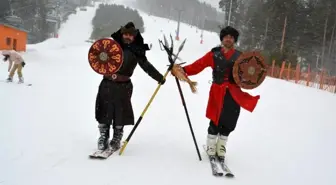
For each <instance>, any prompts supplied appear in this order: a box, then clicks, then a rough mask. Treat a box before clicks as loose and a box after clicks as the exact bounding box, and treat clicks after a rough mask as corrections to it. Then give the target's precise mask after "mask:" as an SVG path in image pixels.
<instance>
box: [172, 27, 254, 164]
mask: <svg viewBox="0 0 336 185" xmlns="http://www.w3.org/2000/svg"><path fill="white" fill-rule="evenodd" d="M238 36H239V32H238V31H237V30H236V29H234V28H232V27H230V26H228V27H226V28H223V29H222V30H221V32H220V41H221V46H220V47H215V48H213V49H212V50H211V51H209V52H208V53H206V54H205V55H204V56H203V57H202V58H200V59H198V60H197V61H195V62H194V63H192V64H190V65H187V66H184V67H181V66H178V65H175V66H174V67H176V70H177V71H179V72H180V73H182V74H183V75H185V76H192V75H196V74H198V73H200V72H201V71H203V70H204V69H205V68H206V67H211V68H212V78H213V80H212V81H213V82H212V85H211V88H210V93H209V100H208V106H207V110H206V117H207V118H209V119H210V123H209V127H208V136H207V153H208V155H209V156H216V155H217V156H218V157H219V160H222V161H224V159H225V154H226V143H227V139H228V136H229V134H230V133H231V132H232V131H234V129H235V128H236V125H237V121H238V118H239V114H240V107H243V108H244V109H246V110H248V111H250V112H252V111H253V110H254V108H255V107H256V104H257V102H258V100H259V96H255V97H254V96H251V95H249V94H248V93H246V92H243V91H242V90H241V89H240V87H239V86H238V85H237V84H236V83H235V81H234V79H233V75H232V70H233V65H234V62H235V61H236V60H237V59H238V57H239V55H240V54H241V52H240V51H238V50H235V49H234V43H236V42H237V40H238Z"/></svg>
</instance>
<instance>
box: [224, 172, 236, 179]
mask: <svg viewBox="0 0 336 185" xmlns="http://www.w3.org/2000/svg"><path fill="white" fill-rule="evenodd" d="M225 177H229V178H233V177H234V175H233V174H232V173H227V174H225Z"/></svg>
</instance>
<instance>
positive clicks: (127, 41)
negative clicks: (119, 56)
mask: <svg viewBox="0 0 336 185" xmlns="http://www.w3.org/2000/svg"><path fill="white" fill-rule="evenodd" d="M122 40H123V42H124V43H125V44H130V43H131V42H132V40H131V39H128V38H123V39H122Z"/></svg>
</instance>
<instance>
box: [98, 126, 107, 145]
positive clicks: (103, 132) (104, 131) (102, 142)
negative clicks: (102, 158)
mask: <svg viewBox="0 0 336 185" xmlns="http://www.w3.org/2000/svg"><path fill="white" fill-rule="evenodd" d="M98 128H99V132H100V137H99V139H98V150H106V149H107V148H108V140H109V138H110V125H107V124H99V126H98Z"/></svg>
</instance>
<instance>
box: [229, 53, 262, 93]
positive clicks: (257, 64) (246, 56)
mask: <svg viewBox="0 0 336 185" xmlns="http://www.w3.org/2000/svg"><path fill="white" fill-rule="evenodd" d="M266 75H267V66H266V64H265V59H264V57H263V56H262V55H261V54H260V53H259V52H256V51H252V52H245V53H243V54H241V55H240V56H239V58H238V59H237V60H236V61H235V64H234V66H233V78H234V80H235V82H236V83H237V85H238V86H240V87H241V88H244V89H254V88H256V87H258V86H259V85H260V84H261V83H262V82H263V81H264V80H265V78H266Z"/></svg>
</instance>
